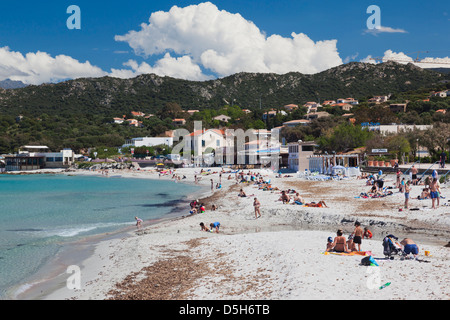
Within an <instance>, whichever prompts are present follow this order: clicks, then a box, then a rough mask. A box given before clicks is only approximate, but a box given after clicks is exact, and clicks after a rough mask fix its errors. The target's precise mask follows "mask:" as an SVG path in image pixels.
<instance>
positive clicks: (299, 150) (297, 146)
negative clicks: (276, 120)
mask: <svg viewBox="0 0 450 320" xmlns="http://www.w3.org/2000/svg"><path fill="white" fill-rule="evenodd" d="M315 148H316V143H315V142H314V141H301V140H299V141H297V142H290V143H288V153H289V156H288V168H289V169H290V170H294V171H305V170H306V169H309V160H308V159H309V157H310V156H312V155H313V154H314V151H315Z"/></svg>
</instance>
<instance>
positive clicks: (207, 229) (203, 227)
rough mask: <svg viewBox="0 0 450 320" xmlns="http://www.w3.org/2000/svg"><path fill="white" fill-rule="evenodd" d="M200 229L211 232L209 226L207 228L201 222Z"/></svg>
mask: <svg viewBox="0 0 450 320" xmlns="http://www.w3.org/2000/svg"><path fill="white" fill-rule="evenodd" d="M200 228H201V230H200V231H206V232H209V231H210V230H209V228H208V227H207V226H205V224H204V223H203V222H200Z"/></svg>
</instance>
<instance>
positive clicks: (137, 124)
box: [127, 119, 144, 128]
mask: <svg viewBox="0 0 450 320" xmlns="http://www.w3.org/2000/svg"><path fill="white" fill-rule="evenodd" d="M127 121H128V125H129V126H131V127H136V128H138V127H139V128H142V127H143V126H144V125H143V124H142V121H138V120H136V119H128V120H127Z"/></svg>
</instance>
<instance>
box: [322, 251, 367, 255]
mask: <svg viewBox="0 0 450 320" xmlns="http://www.w3.org/2000/svg"><path fill="white" fill-rule="evenodd" d="M322 253H323V254H324V255H329V254H334V255H337V256H371V255H372V252H371V251H352V252H322Z"/></svg>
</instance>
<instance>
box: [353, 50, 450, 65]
mask: <svg viewBox="0 0 450 320" xmlns="http://www.w3.org/2000/svg"><path fill="white" fill-rule="evenodd" d="M390 60H392V61H395V62H398V63H402V64H407V63H413V64H415V65H417V66H419V67H421V68H450V58H449V57H445V58H432V57H427V58H423V59H420V60H418V61H416V60H415V59H413V58H412V57H410V56H408V55H406V54H405V53H403V52H393V51H392V50H386V51H385V52H384V56H383V57H381V58H379V59H377V60H374V58H373V57H372V56H371V55H369V56H367V57H366V58H364V59H362V60H361V62H366V63H381V62H387V61H390Z"/></svg>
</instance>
